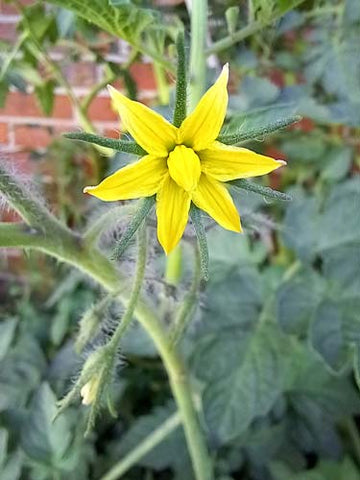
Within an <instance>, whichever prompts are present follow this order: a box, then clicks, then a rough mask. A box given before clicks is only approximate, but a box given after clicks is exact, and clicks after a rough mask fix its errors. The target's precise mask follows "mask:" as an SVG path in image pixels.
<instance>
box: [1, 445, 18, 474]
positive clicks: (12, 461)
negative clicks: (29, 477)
mask: <svg viewBox="0 0 360 480" xmlns="http://www.w3.org/2000/svg"><path fill="white" fill-rule="evenodd" d="M23 457H24V454H23V452H22V451H21V450H20V449H18V450H16V451H15V452H14V453H12V454H11V455H9V456H8V459H7V462H6V464H5V465H4V467H3V469H2V470H1V469H0V474H1V480H21V473H22V466H23Z"/></svg>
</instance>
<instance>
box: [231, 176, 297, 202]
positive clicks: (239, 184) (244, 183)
mask: <svg viewBox="0 0 360 480" xmlns="http://www.w3.org/2000/svg"><path fill="white" fill-rule="evenodd" d="M228 184H229V185H230V186H231V187H235V188H241V189H242V190H249V191H250V192H254V193H258V194H259V195H262V196H263V197H267V198H272V199H274V200H282V201H283V202H291V200H292V197H291V196H290V195H288V194H287V193H283V192H278V191H277V190H273V189H272V188H270V187H264V186H262V185H259V184H257V183H255V182H250V181H249V180H245V179H243V178H241V179H239V180H233V181H231V182H228Z"/></svg>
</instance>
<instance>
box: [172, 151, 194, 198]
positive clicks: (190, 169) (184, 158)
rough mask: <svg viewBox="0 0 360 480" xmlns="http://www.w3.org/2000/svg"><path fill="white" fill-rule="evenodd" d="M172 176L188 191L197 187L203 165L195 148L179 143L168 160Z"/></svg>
mask: <svg viewBox="0 0 360 480" xmlns="http://www.w3.org/2000/svg"><path fill="white" fill-rule="evenodd" d="M167 164H168V167H169V173H170V176H171V178H172V179H173V180H175V182H176V183H177V184H178V185H179V186H180V187H182V188H183V189H184V190H186V191H187V192H189V191H191V190H194V188H196V187H197V184H198V181H199V178H200V175H201V167H200V160H199V157H198V156H197V155H196V153H195V152H194V150H192V149H191V148H187V147H185V146H184V145H179V146H177V147H175V148H174V150H173V151H172V152H171V153H170V155H169V158H168V160H167Z"/></svg>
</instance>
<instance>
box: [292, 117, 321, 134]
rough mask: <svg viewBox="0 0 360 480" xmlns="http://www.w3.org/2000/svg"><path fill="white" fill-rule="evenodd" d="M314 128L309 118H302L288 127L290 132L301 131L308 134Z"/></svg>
mask: <svg viewBox="0 0 360 480" xmlns="http://www.w3.org/2000/svg"><path fill="white" fill-rule="evenodd" d="M314 128H315V123H314V121H313V120H311V118H302V119H301V120H300V122H297V123H295V124H294V125H292V126H291V127H290V129H291V130H301V131H302V132H306V133H309V132H311V131H312V130H314Z"/></svg>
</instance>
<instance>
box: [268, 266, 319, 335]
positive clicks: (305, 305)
mask: <svg viewBox="0 0 360 480" xmlns="http://www.w3.org/2000/svg"><path fill="white" fill-rule="evenodd" d="M324 290H325V285H324V282H323V280H322V278H321V277H320V275H318V274H317V273H315V272H313V271H312V270H310V269H303V270H301V271H300V272H298V273H297V274H296V275H295V276H293V277H291V278H290V279H289V280H288V281H286V282H285V283H282V284H281V285H280V287H279V289H278V291H277V294H276V303H277V317H278V321H279V324H280V326H281V327H282V329H283V330H284V331H285V332H286V333H289V334H296V335H304V334H306V332H307V329H308V326H309V322H310V321H311V319H312V317H313V315H314V313H315V309H316V306H317V305H318V303H319V302H320V299H321V298H322V296H323V294H324Z"/></svg>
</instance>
